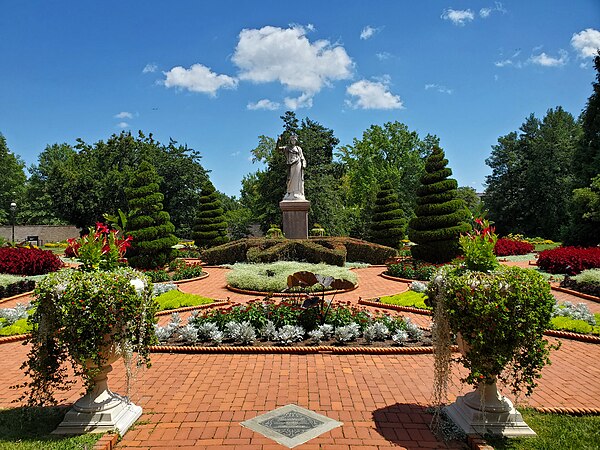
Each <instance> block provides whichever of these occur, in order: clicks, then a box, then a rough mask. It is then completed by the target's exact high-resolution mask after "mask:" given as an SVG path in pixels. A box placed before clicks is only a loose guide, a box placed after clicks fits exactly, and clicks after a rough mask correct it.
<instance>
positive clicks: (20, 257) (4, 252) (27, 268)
mask: <svg viewBox="0 0 600 450" xmlns="http://www.w3.org/2000/svg"><path fill="white" fill-rule="evenodd" d="M62 265H63V263H62V261H61V260H60V258H59V257H58V256H56V255H55V254H54V253H52V252H51V251H50V250H40V249H38V248H25V247H2V248H0V273H8V274H12V275H43V274H46V273H50V272H56V271H57V270H58V269H60V268H61V267H62Z"/></svg>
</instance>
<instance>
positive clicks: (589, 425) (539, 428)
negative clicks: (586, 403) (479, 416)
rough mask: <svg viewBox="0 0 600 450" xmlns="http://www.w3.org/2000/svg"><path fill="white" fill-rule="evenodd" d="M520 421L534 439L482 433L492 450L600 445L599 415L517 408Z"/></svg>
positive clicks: (582, 449)
mask: <svg viewBox="0 0 600 450" xmlns="http://www.w3.org/2000/svg"><path fill="white" fill-rule="evenodd" d="M519 411H520V412H521V414H522V415H523V420H524V421H525V422H526V423H527V424H528V425H529V426H530V427H531V428H532V429H533V431H535V433H536V435H537V436H536V437H534V438H530V437H527V438H499V437H498V436H486V441H487V442H488V444H490V445H491V446H493V447H494V449H496V450H549V449H559V448H561V449H567V448H568V449H569V450H589V449H592V448H600V416H572V415H568V414H541V413H538V412H535V411H534V410H532V409H528V408H523V409H521V408H519Z"/></svg>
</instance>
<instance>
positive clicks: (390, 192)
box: [371, 182, 406, 248]
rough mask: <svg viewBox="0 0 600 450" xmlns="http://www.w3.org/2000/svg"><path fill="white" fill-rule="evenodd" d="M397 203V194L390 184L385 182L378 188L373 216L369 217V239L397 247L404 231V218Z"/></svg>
mask: <svg viewBox="0 0 600 450" xmlns="http://www.w3.org/2000/svg"><path fill="white" fill-rule="evenodd" d="M403 216H404V214H403V213H402V210H401V209H400V203H398V195H397V194H396V192H395V191H394V189H393V188H392V185H391V184H390V183H388V182H385V183H383V184H382V185H381V187H380V188H379V192H378V193H377V198H376V199H375V207H374V209H373V216H372V217H371V240H372V241H373V242H375V243H377V244H381V245H387V246H388V247H393V248H398V245H399V244H400V241H401V240H402V239H404V234H405V233H406V219H404V217H403Z"/></svg>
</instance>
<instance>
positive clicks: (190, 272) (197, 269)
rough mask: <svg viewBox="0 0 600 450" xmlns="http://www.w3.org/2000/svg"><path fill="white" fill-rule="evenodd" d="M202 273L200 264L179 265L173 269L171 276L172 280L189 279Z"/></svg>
mask: <svg viewBox="0 0 600 450" xmlns="http://www.w3.org/2000/svg"><path fill="white" fill-rule="evenodd" d="M202 275H204V271H203V270H202V266H200V265H193V266H187V265H185V266H184V267H181V268H179V269H177V270H176V271H175V273H174V274H173V276H172V279H173V281H178V280H189V279H190V278H198V277H201V276H202Z"/></svg>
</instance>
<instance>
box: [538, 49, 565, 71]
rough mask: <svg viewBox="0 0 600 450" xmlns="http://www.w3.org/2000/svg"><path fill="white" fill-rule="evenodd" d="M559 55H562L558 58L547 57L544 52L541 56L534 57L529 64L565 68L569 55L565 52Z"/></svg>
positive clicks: (560, 51) (561, 51) (562, 51)
mask: <svg viewBox="0 0 600 450" xmlns="http://www.w3.org/2000/svg"><path fill="white" fill-rule="evenodd" d="M558 53H559V54H560V57H558V58H555V57H553V56H550V55H547V54H546V53H545V52H542V53H540V54H539V55H532V56H531V57H530V58H529V62H531V63H533V64H537V65H540V66H544V67H560V66H564V65H565V64H566V63H567V61H568V60H569V55H568V53H567V52H566V51H565V50H559V51H558Z"/></svg>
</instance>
